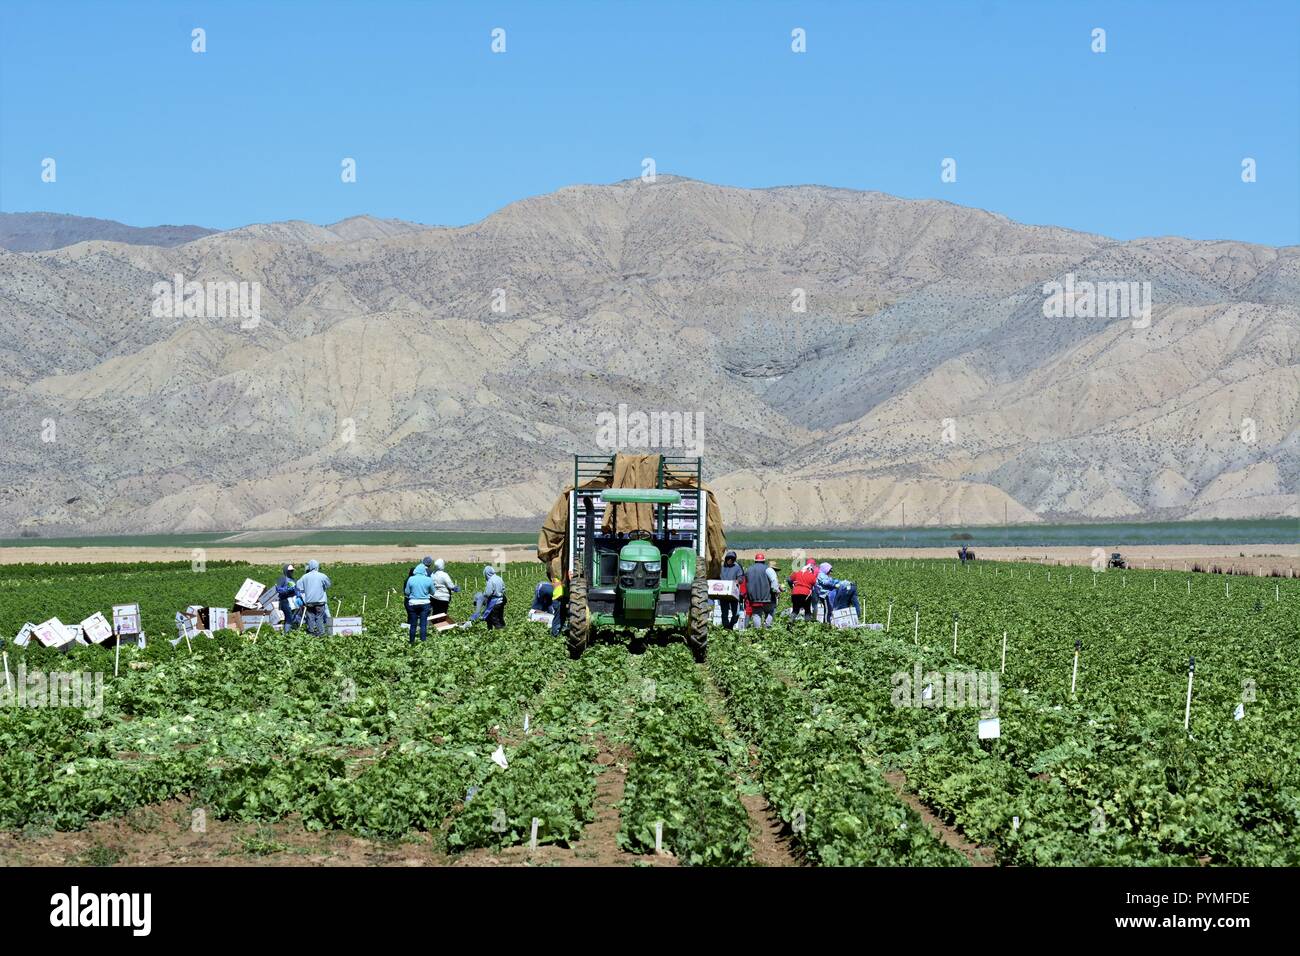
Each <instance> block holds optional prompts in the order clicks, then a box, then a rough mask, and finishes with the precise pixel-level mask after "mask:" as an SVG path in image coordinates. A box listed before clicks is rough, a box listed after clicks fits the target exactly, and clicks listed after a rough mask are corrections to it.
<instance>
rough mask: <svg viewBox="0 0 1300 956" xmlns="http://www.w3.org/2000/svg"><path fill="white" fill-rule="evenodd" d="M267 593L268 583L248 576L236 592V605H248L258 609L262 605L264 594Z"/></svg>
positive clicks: (247, 606)
mask: <svg viewBox="0 0 1300 956" xmlns="http://www.w3.org/2000/svg"><path fill="white" fill-rule="evenodd" d="M265 593H266V585H265V584H262V583H260V582H258V581H254V580H253V579H252V578H247V579H246V580H245V581H244V583H243V586H242V587H240V589H239V591H238V592H237V593H236V594H235V605H236V606H237V607H246V608H249V609H252V610H256V609H257V608H260V607H261V606H262V595H263V594H265Z"/></svg>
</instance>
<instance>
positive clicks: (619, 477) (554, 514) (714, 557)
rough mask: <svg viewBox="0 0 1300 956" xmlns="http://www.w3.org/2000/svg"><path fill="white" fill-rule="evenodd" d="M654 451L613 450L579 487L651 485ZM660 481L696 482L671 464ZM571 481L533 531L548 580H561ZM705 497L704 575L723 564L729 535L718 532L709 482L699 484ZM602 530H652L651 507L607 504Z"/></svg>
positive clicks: (717, 513)
mask: <svg viewBox="0 0 1300 956" xmlns="http://www.w3.org/2000/svg"><path fill="white" fill-rule="evenodd" d="M659 457H660V456H658V455H615V456H614V464H613V467H612V468H610V467H608V466H607V467H606V468H605V469H604V470H603V471H602V472H601V473H600V474H599V475H597V476H596V477H594V478H589V479H587V480H586V481H585V482H583V484H582V487H583V488H654V487H656V484H655V482H656V480H657V479H658V477H659ZM664 485H665V486H666V487H668V488H694V487H696V485H697V483H696V480H695V475H693V474H686V473H682V472H676V471H673V470H672V469H671V468H669V469H668V470H667V471H665V473H664ZM572 490H573V485H568V486H567V487H565V489H564V494H562V495H560V497H558V498H556V499H555V504H553V505H551V510H550V513H548V514H547V516H546V520H545V521H544V522H543V523H542V530H541V532H540V533H539V534H538V535H537V559H538V560H539V561H541V562H542V563H543V564H545V565H546V573H547V575H548V576H549V577H550V578H551V579H552V580H556V579H560V580H562V579H563V577H564V563H565V558H566V555H567V553H568V548H567V539H568V528H569V492H571V491H572ZM703 490H704V493H705V495H706V496H707V500H708V518H707V519H706V522H705V551H704V554H705V564H706V566H707V568H708V575H709V577H711V578H716V577H717V576H718V574H719V573H720V572H721V569H722V556H723V553H724V552H725V551H726V547H727V539H726V535H724V534H723V532H722V514H721V512H720V511H719V510H718V504H717V501H716V499H714V497H713V492H712V491H710V490H709V487H708V485H704V486H703ZM600 530H601V531H602V532H604V533H605V534H613V533H616V532H623V533H630V532H633V531H648V532H653V531H654V506H653V505H649V504H643V503H631V502H625V503H621V504H614V505H610V506H608V507H606V508H605V515H604V520H603V521H602V522H601V528H600Z"/></svg>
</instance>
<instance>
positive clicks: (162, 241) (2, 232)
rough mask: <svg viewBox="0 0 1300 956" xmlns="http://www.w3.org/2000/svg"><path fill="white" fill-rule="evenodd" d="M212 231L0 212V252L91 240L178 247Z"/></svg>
mask: <svg viewBox="0 0 1300 956" xmlns="http://www.w3.org/2000/svg"><path fill="white" fill-rule="evenodd" d="M214 232H216V230H215V229H204V228H203V227H202V226H128V225H125V224H124V223H120V222H115V221H114V220H112V219H89V218H87V217H85V216H65V215H63V214H62V213H56V212H0V249H8V250H9V251H11V252H44V251H46V250H49V249H62V248H63V247H64V246H70V245H72V244H74V243H77V242H89V241H91V240H94V239H102V240H105V241H108V242H125V243H128V244H129V245H135V246H179V245H180V244H181V243H183V242H191V241H193V240H195V239H198V238H200V237H202V236H210V235H212V233H214Z"/></svg>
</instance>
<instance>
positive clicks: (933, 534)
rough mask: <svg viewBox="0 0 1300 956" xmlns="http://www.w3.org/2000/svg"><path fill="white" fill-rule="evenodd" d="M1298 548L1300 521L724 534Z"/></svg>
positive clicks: (747, 540)
mask: <svg viewBox="0 0 1300 956" xmlns="http://www.w3.org/2000/svg"><path fill="white" fill-rule="evenodd" d="M1297 542H1300V520H1297V519H1295V518H1275V519H1274V518H1269V519H1258V520H1249V521H1158V522H1150V523H1145V524H1127V523H1114V524H1039V525H1033V524H1021V525H1006V526H978V527H970V528H864V529H861V530H857V531H852V530H828V531H816V530H809V531H728V532H727V544H728V545H730V546H731V547H733V548H778V547H823V548H941V547H946V546H952V547H960V546H961V545H963V544H965V545H967V546H969V547H971V548H977V547H979V546H981V545H983V546H984V547H989V548H999V547H1011V548H1014V547H1025V548H1047V547H1053V546H1056V547H1097V548H1122V547H1134V546H1137V545H1144V544H1277V545H1284V546H1285V545H1290V546H1291V547H1293V548H1294V547H1295V546H1296V545H1297Z"/></svg>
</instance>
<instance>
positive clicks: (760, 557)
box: [754, 551, 767, 561]
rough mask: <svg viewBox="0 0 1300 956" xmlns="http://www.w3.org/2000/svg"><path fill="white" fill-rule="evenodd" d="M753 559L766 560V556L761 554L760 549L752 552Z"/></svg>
mask: <svg viewBox="0 0 1300 956" xmlns="http://www.w3.org/2000/svg"><path fill="white" fill-rule="evenodd" d="M754 560H755V561H766V560H767V556H766V555H765V554H763V552H762V551H759V552H756V553H755V554H754Z"/></svg>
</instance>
